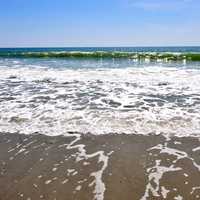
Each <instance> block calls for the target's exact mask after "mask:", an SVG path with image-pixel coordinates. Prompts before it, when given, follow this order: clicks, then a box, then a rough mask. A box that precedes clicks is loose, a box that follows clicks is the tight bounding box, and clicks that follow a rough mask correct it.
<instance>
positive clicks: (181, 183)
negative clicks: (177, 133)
mask: <svg viewBox="0 0 200 200" xmlns="http://www.w3.org/2000/svg"><path fill="white" fill-rule="evenodd" d="M77 138H78V139H77ZM0 142H1V145H0V152H1V153H0V163H1V166H0V168H1V176H0V188H1V190H0V199H2V200H14V199H26V200H27V199H32V200H36V199H48V200H51V199H52V200H54V199H57V200H64V199H66V200H67V199H81V200H87V199H97V200H102V199H106V200H107V199H108V200H112V199H114V200H118V199H119V200H121V199H141V200H143V199H159V200H161V199H169V200H170V199H199V196H200V187H199V179H200V173H199V171H200V157H199V153H200V148H199V146H200V141H199V139H197V138H172V139H170V140H166V139H165V138H163V137H162V136H142V135H123V134H122V135H106V136H92V135H87V136H80V135H79V134H78V133H71V134H69V135H68V136H65V137H64V136H57V137H49V136H44V135H38V134H36V135H19V134H14V133H13V134H9V133H1V135H0Z"/></svg>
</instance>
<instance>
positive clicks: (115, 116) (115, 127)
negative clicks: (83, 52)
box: [0, 66, 200, 136]
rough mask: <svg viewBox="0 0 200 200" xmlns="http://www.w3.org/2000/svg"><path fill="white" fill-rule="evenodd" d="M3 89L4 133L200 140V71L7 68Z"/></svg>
mask: <svg viewBox="0 0 200 200" xmlns="http://www.w3.org/2000/svg"><path fill="white" fill-rule="evenodd" d="M10 77H15V78H10ZM12 84H13V85H12ZM0 85H1V86H2V87H1V89H0V95H1V96H0V98H1V97H2V99H4V98H9V97H12V99H11V100H5V101H1V102H0V131H5V132H20V133H25V134H31V133H33V132H39V133H42V134H48V135H60V134H66V132H68V131H77V132H81V133H83V134H84V133H88V132H90V133H92V134H108V133H111V132H112V133H126V134H150V133H155V134H161V133H162V134H164V135H177V136H198V135H199V130H200V113H199V112H198V110H200V100H199V98H200V95H199V94H200V87H199V85H200V70H197V69H179V68H169V67H168V68H167V67H159V66H158V67H156V66H154V67H144V68H124V69H121V68H118V69H108V68H105V69H102V68H100V69H98V68H94V69H87V68H85V69H64V68H57V69H56V68H44V67H38V66H37V67H34V66H29V67H1V68H0ZM11 88H12V89H11Z"/></svg>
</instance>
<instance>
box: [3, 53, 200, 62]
mask: <svg viewBox="0 0 200 200" xmlns="http://www.w3.org/2000/svg"><path fill="white" fill-rule="evenodd" d="M0 57H1V58H125V59H126V58H128V59H136V60H149V61H155V60H163V61H184V60H186V61H200V53H170V52H169V53H166V52H165V53H153V52H149V53H145V52H144V53H136V52H120V51H114V52H109V51H93V52H82V51H71V52H69V51H63V52H60V51H58V52H56V51H52V52H49V51H48V52H0Z"/></svg>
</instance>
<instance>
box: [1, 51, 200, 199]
mask: <svg viewBox="0 0 200 200" xmlns="http://www.w3.org/2000/svg"><path fill="white" fill-rule="evenodd" d="M164 49H165V52H163V50H164ZM64 50H65V52H63V51H64ZM101 50H102V51H104V53H102V51H101ZM131 50H132V51H131ZM135 50H137V48H133V49H130V48H127V49H126V48H124V49H123V51H122V52H116V49H114V48H113V49H112V48H108V49H106V48H104V49H101V48H91V49H88V48H85V49H83V48H80V49H71V48H69V49H67V48H66V49H56V48H54V49H48V48H44V49H37V48H36V49H34V48H30V49H28V48H27V49H23V48H22V49H0V200H15V199H16V200H18V199H19V200H20V199H22V200H38V199H45V200H129V199H130V200H131V199H133V200H165V199H167V200H198V199H200V182H199V180H200V156H199V155H200V137H199V131H200V112H199V110H200V87H199V85H200V70H199V69H200V62H199V61H198V59H197V60H196V58H197V57H199V54H200V48H195V47H191V48H181V47H174V48H141V49H140V48H138V52H135ZM128 51H130V52H128ZM149 51H150V52H149ZM168 51H169V52H170V53H168ZM77 52H81V53H80V54H81V56H80V54H79V53H77ZM88 52H89V53H88ZM196 54H198V55H197V57H196V56H195V55H196ZM91 55H92V56H91ZM130 55H131V56H130ZM135 55H139V57H138V56H137V57H134V56H135ZM149 55H154V56H153V57H151V58H150V57H149ZM165 55H167V59H166V57H165ZM171 55H173V56H174V57H173V58H172V57H171ZM185 55H189V56H191V55H193V56H194V57H193V58H191V57H189V56H188V57H187V58H186V59H185V57H184V56H185ZM62 56H64V57H62ZM79 56H80V57H79ZM132 56H133V57H134V58H133V57H132ZM174 58H176V59H174ZM194 60H195V61H194Z"/></svg>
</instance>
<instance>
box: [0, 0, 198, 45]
mask: <svg viewBox="0 0 200 200" xmlns="http://www.w3.org/2000/svg"><path fill="white" fill-rule="evenodd" d="M166 45H200V0H1V1H0V47H28V46H30V47H31V46H35V47H37V46H38V47H41V46H47V47H48V46H166Z"/></svg>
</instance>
